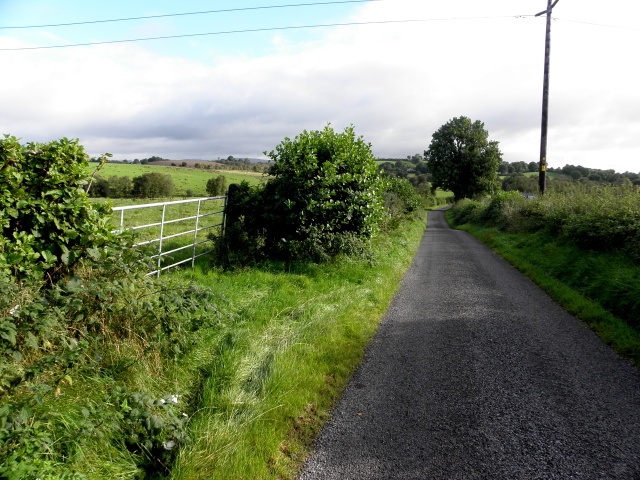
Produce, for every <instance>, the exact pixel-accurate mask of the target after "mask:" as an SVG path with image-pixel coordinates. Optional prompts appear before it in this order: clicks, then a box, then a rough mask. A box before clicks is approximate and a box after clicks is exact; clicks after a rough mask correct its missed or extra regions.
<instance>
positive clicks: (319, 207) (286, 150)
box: [224, 126, 384, 261]
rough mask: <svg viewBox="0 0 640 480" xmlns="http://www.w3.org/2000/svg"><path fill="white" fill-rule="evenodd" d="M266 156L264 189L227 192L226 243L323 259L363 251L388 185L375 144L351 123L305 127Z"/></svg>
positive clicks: (377, 222)
mask: <svg viewBox="0 0 640 480" xmlns="http://www.w3.org/2000/svg"><path fill="white" fill-rule="evenodd" d="M265 154H266V152H265ZM268 156H269V157H270V158H271V159H272V160H273V162H274V164H273V166H272V167H271V176H272V178H270V179H269V180H268V181H267V182H266V184H265V185H264V186H258V187H249V186H248V185H246V184H243V185H241V186H240V187H239V188H238V189H237V190H236V191H232V189H230V191H229V199H228V206H227V226H228V227H229V229H228V235H229V237H228V238H227V240H225V242H226V245H227V246H229V245H230V243H229V242H230V238H234V240H236V241H238V242H239V243H240V245H241V246H240V247H239V248H246V251H245V253H249V251H251V252H253V253H254V254H257V255H258V256H260V255H262V256H267V257H271V258H279V259H285V260H293V259H305V258H308V259H311V260H314V261H320V260H323V259H326V258H330V257H334V256H336V255H338V254H341V253H348V252H353V251H355V250H360V249H361V247H362V245H363V244H365V243H366V242H367V241H368V239H370V238H371V237H373V236H374V235H375V234H376V233H377V231H378V229H379V227H380V223H381V221H382V219H383V215H384V208H383V200H382V187H383V184H382V181H381V178H380V176H379V174H378V170H377V169H376V166H375V158H374V156H373V153H372V151H371V145H370V144H368V143H365V142H364V140H363V139H362V137H356V136H355V133H354V129H353V127H348V128H346V129H345V131H344V132H343V133H335V132H334V131H333V129H332V128H330V127H329V126H327V127H325V128H324V130H322V131H312V132H307V131H306V130H305V131H304V132H303V133H302V134H300V135H299V136H297V137H296V138H295V139H294V140H291V139H289V138H285V139H284V141H283V142H282V143H280V145H278V146H277V147H276V149H275V150H274V151H271V152H270V153H268ZM224 248H225V249H227V247H224ZM227 251H228V249H227ZM251 256H254V255H251Z"/></svg>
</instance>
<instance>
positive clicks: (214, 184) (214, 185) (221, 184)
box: [206, 175, 227, 197]
mask: <svg viewBox="0 0 640 480" xmlns="http://www.w3.org/2000/svg"><path fill="white" fill-rule="evenodd" d="M206 191H207V194H208V195H209V196H210V197H219V196H222V195H224V194H225V193H226V191H227V178H226V177H225V176H224V175H220V176H218V177H214V178H210V179H209V180H208V181H207V186H206Z"/></svg>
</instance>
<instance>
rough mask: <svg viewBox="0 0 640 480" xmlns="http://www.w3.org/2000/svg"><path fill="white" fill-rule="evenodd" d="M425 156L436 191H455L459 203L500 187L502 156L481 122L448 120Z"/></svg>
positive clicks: (434, 138) (459, 118)
mask: <svg viewBox="0 0 640 480" xmlns="http://www.w3.org/2000/svg"><path fill="white" fill-rule="evenodd" d="M424 154H425V158H426V159H427V164H428V166H429V171H430V172H431V175H432V185H433V188H438V187H439V188H442V189H444V190H450V191H452V192H453V194H454V196H455V198H456V200H459V199H461V198H475V197H479V196H481V195H484V194H487V193H492V192H493V191H494V190H495V189H496V186H497V185H498V183H497V171H498V167H499V166H500V163H501V161H502V153H501V152H500V149H499V148H498V142H496V141H490V140H489V132H487V131H486V130H485V128H484V123H482V122H481V121H479V120H476V121H475V122H472V121H471V120H470V119H469V118H467V117H456V118H453V119H452V120H449V121H448V122H447V123H445V124H444V125H442V126H441V127H440V128H439V129H438V130H437V131H436V132H435V133H434V134H433V137H432V139H431V145H429V150H427V151H425V152H424Z"/></svg>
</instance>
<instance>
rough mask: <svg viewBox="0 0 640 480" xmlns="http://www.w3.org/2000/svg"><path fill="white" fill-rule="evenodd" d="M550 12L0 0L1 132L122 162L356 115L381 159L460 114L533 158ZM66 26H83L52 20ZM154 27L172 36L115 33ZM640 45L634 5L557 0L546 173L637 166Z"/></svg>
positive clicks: (503, 2)
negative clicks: (69, 144) (65, 142)
mask: <svg viewBox="0 0 640 480" xmlns="http://www.w3.org/2000/svg"><path fill="white" fill-rule="evenodd" d="M546 7H547V2H546V1H545V0H486V1H483V2H480V1H478V0H447V1H436V0H368V1H362V0H361V1H351V2H344V1H340V2H338V1H335V2H331V3H330V0H317V1H314V0H262V1H258V0H208V1H205V0H183V1H181V2H173V1H167V0H136V1H135V2H134V1H130V0H128V1H124V0H111V1H109V2H97V1H96V2H87V1H86V0H29V1H25V0H0V65H2V67H1V68H2V74H1V75H0V87H1V88H0V134H9V135H13V136H16V137H18V138H21V139H22V142H24V143H26V142H31V141H34V142H47V141H50V140H54V139H58V138H61V137H67V138H78V139H79V140H80V142H81V144H82V145H84V146H85V148H86V150H87V151H88V153H89V154H90V155H92V156H97V155H100V154H102V153H111V154H113V158H114V159H129V160H133V159H135V158H140V159H142V158H148V157H150V156H153V155H157V156H160V157H163V158H169V159H175V160H181V159H201V160H215V159H217V158H226V157H228V156H229V155H233V156H234V157H240V158H244V157H250V158H265V155H264V152H265V151H266V152H269V151H271V150H273V149H275V147H276V146H277V145H278V144H279V143H280V142H281V141H282V140H283V139H284V138H285V137H289V138H294V137H295V136H296V135H298V134H300V133H301V132H302V131H303V130H319V129H322V128H324V126H325V125H327V124H331V126H332V127H333V128H334V129H335V130H337V131H342V130H343V129H344V128H345V127H347V126H349V125H353V126H354V127H355V131H356V133H357V134H358V135H360V136H362V137H363V138H364V139H365V141H367V142H369V143H371V146H372V150H373V152H374V154H375V155H376V156H377V157H379V158H405V157H407V156H410V155H414V154H416V153H419V154H422V153H424V150H426V149H428V147H429V143H430V142H431V136H432V135H433V133H434V132H435V131H436V130H437V129H438V128H439V127H440V126H442V125H443V124H445V123H446V122H448V121H449V120H451V119H452V118H454V117H459V116H466V117H469V118H471V119H472V120H480V121H481V122H483V123H484V125H485V128H486V130H487V131H488V132H489V138H490V139H491V140H496V141H498V142H499V146H500V149H501V151H502V153H503V160H505V161H508V162H516V161H525V162H527V163H529V162H532V161H534V162H538V161H539V160H540V123H541V110H542V83H543V71H544V43H545V27H546V17H545V16H544V15H543V16H539V17H535V16H534V15H535V14H537V13H539V12H541V11H543V10H545V9H546ZM196 12H199V13H196ZM204 12H209V13H204ZM168 15H171V16H168ZM134 17H153V18H137V19H133V18H134ZM124 18H128V19H131V20H126V21H124V20H123V21H117V22H105V21H104V20H114V19H124ZM87 22H98V23H87ZM62 23H80V24H79V25H70V26H51V25H56V24H62ZM46 25H49V26H46ZM326 25H332V26H326ZM15 27H32V28H15ZM157 37H174V38H163V39H155V40H140V41H134V42H125V41H123V40H131V39H147V38H157ZM103 42H115V43H103ZM77 44H85V45H82V46H72V45H77ZM86 44H91V45H86ZM61 46H64V47H61ZM35 47H48V48H35ZM638 51H640V2H637V1H633V0H608V1H607V2H602V1H601V0H559V2H558V3H557V4H556V6H555V7H554V10H553V21H552V25H551V67H550V100H549V137H548V146H547V160H548V163H549V166H550V167H562V166H564V165H566V164H572V165H582V166H585V167H589V168H598V169H604V170H606V169H614V170H616V171H619V172H625V171H631V172H640V88H639V86H640V62H639V61H638V53H637V52H638Z"/></svg>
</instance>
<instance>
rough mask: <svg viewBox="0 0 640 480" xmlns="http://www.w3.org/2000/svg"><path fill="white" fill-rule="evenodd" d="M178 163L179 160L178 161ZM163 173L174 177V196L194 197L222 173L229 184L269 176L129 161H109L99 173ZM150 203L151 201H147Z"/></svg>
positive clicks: (93, 165) (92, 167)
mask: <svg viewBox="0 0 640 480" xmlns="http://www.w3.org/2000/svg"><path fill="white" fill-rule="evenodd" d="M176 163H178V162H176ZM97 166H98V164H96V163H91V164H89V173H90V174H91V173H93V172H94V171H95V169H96V167H97ZM152 172H157V173H162V174H163V175H170V176H171V178H172V179H173V185H174V187H175V191H174V196H176V197H186V196H187V190H190V191H191V192H193V196H194V197H206V196H207V192H206V186H207V181H208V180H209V179H210V178H215V177H218V176H220V175H224V176H225V177H226V178H227V185H229V184H231V183H240V182H242V181H247V182H249V183H252V184H253V183H259V182H261V181H264V180H265V179H266V178H267V177H266V176H265V175H263V174H262V173H255V172H244V171H243V172H240V171H227V170H206V169H201V168H189V167H171V166H162V165H137V164H127V163H107V164H105V165H104V166H103V167H102V168H101V169H100V170H99V171H98V173H97V174H98V175H99V176H101V177H103V178H106V179H108V178H109V177H111V176H114V175H115V176H117V177H129V178H133V177H139V176H141V175H143V174H145V173H152ZM113 203H114V205H116V204H118V205H133V204H134V203H135V202H132V200H131V199H127V200H126V202H125V203H120V202H119V201H117V202H116V201H114V202H113ZM145 203H150V202H145Z"/></svg>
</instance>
